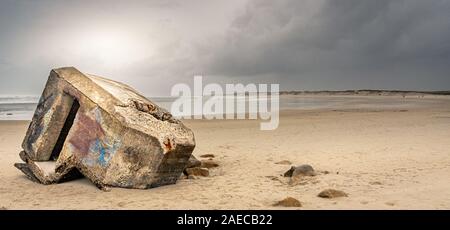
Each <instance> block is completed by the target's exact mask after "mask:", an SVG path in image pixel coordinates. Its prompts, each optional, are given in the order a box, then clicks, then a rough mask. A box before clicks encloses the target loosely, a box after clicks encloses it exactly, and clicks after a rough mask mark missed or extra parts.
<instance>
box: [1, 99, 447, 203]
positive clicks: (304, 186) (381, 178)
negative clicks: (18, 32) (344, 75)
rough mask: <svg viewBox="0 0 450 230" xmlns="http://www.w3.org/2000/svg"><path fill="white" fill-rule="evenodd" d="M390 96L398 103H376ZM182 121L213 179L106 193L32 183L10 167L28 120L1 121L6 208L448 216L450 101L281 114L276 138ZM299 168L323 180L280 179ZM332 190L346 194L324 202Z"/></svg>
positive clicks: (247, 126) (234, 125)
mask: <svg viewBox="0 0 450 230" xmlns="http://www.w3.org/2000/svg"><path fill="white" fill-rule="evenodd" d="M373 97H375V96H373ZM370 98H372V97H367V98H366V99H370ZM393 99H395V100H400V99H399V97H394V96H390V97H378V100H384V102H385V103H384V104H389V102H390V101H391V100H393ZM362 101H364V100H362ZM184 122H185V124H186V125H188V126H189V127H190V128H191V129H192V130H193V131H194V133H195V137H196V141H197V147H196V148H195V150H194V155H195V156H197V157H198V158H199V159H201V157H200V156H201V155H203V154H213V155H214V156H215V157H214V160H215V161H217V162H218V163H219V167H217V168H213V169H211V172H210V176H209V177H201V178H199V179H180V180H179V181H178V183H177V184H175V185H170V186H163V187H158V188H153V189H148V190H134V189H120V188H112V189H111V191H109V192H104V191H101V190H99V189H97V187H95V186H94V185H93V184H92V183H90V182H89V181H88V180H86V179H80V180H76V181H71V182H66V183H61V184H54V185H48V186H45V185H41V184H37V183H34V182H32V181H30V180H28V179H27V178H26V177H25V176H24V175H23V174H22V173H21V172H20V171H19V170H17V169H16V168H15V167H14V166H13V164H14V163H15V162H20V158H19V156H18V153H19V152H20V151H21V142H22V139H23V137H24V135H25V132H26V129H27V127H28V123H29V121H0V208H3V209H292V208H281V207H276V206H273V204H274V203H275V202H277V201H279V200H281V199H283V198H285V197H294V198H296V199H298V200H299V201H300V202H301V203H302V207H300V208H298V209H450V97H430V98H428V97H426V98H420V99H414V100H413V101H412V103H410V104H409V105H408V106H404V107H398V108H397V107H396V106H393V107H392V106H391V107H383V106H370V105H366V104H364V103H362V104H360V106H357V105H355V104H352V105H351V106H348V107H342V108H329V109H313V110H283V111H282V112H281V114H280V126H279V128H278V129H276V130H274V131H260V130H259V122H260V121H256V120H212V121H206V120H186V121H184ZM281 161H285V162H284V164H280V163H279V162H281ZM286 161H289V162H290V163H291V164H289V162H286ZM300 164H310V165H311V166H313V167H314V169H315V170H316V171H317V172H318V175H316V176H314V177H311V178H308V179H307V180H305V181H303V182H302V183H300V184H294V185H293V184H290V183H289V181H288V179H287V178H285V177H283V176H282V174H283V173H284V172H285V171H287V170H288V169H289V168H290V166H291V165H300ZM328 188H333V189H338V190H342V191H344V192H346V193H347V194H348V197H341V198H335V199H324V198H319V197H317V194H318V193H319V192H321V191H322V190H324V189H328Z"/></svg>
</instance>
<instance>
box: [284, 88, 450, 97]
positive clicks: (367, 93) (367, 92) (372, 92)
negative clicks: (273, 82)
mask: <svg viewBox="0 0 450 230" xmlns="http://www.w3.org/2000/svg"><path fill="white" fill-rule="evenodd" d="M280 95H362V96H372V95H379V96H395V95H401V96H411V95H450V91H407V90H372V89H363V90H319V91H308V90H306V91H281V92H280Z"/></svg>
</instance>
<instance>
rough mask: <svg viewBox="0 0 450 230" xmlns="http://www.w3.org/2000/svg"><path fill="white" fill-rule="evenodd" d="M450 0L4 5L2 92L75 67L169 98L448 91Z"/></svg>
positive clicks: (28, 89)
mask: <svg viewBox="0 0 450 230" xmlns="http://www.w3.org/2000/svg"><path fill="white" fill-rule="evenodd" d="M449 12H450V1H448V0H391V1H386V0H277V1H273V0H249V1H243V0H233V1H231V0H228V1H222V0H217V1H212V0H208V1H206V0H205V1H202V0H190V1H181V0H174V1H162V0H153V1H148V0H136V1H119V0H115V1H106V0H101V1H87V0H86V1H82V0H80V1H57V0H41V1H26V0H22V1H19V0H17V1H16V0H5V1H0V83H1V84H0V94H39V93H40V91H41V90H42V87H43V84H44V83H45V80H46V76H47V75H48V72H49V70H50V69H51V68H54V67H59V66H68V65H69V66H76V67H78V68H79V69H80V70H82V71H84V72H87V73H94V74H99V75H104V76H107V77H110V78H113V79H115V80H119V81H124V82H126V83H128V84H130V85H133V86H135V87H136V88H138V90H140V91H142V92H143V93H145V94H147V95H167V94H169V93H170V88H171V86H172V85H173V84H176V83H179V82H185V83H190V82H192V76H193V75H195V74H202V75H204V76H205V78H204V79H205V80H206V81H208V82H218V83H228V82H242V83H248V82H254V83H258V82H264V83H269V82H272V83H280V87H281V89H285V90H286V89H289V90H293V89H303V90H317V89H330V90H333V89H337V90H339V89H359V88H372V89H377V88H378V89H379V88H385V89H405V90H413V89H419V90H449V89H450V74H449V73H450V67H449V66H450V64H449V63H450V13H449Z"/></svg>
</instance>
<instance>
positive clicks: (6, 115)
mask: <svg viewBox="0 0 450 230" xmlns="http://www.w3.org/2000/svg"><path fill="white" fill-rule="evenodd" d="M148 99H149V100H151V101H152V102H154V103H155V104H157V105H158V106H160V107H162V108H165V109H167V110H168V111H171V106H172V103H174V101H175V100H177V99H180V100H183V101H186V102H187V103H191V102H193V101H194V100H195V98H192V97H190V98H178V97H170V96H162V97H148ZM210 99H211V97H210V96H204V97H203V98H202V101H203V104H204V103H205V102H206V101H208V100H210ZM214 99H215V100H222V101H223V105H224V106H225V105H226V101H228V100H236V103H235V104H237V103H238V102H239V101H240V102H245V103H246V104H247V105H248V103H249V100H257V101H258V103H260V102H265V103H267V105H268V107H269V111H273V110H277V109H278V110H285V109H302V110H315V109H348V108H352V109H368V108H395V109H407V108H408V107H409V106H411V105H413V104H415V103H416V102H417V100H419V99H418V98H401V97H395V98H390V99H389V100H386V98H385V97H364V96H314V95H313V96H294V95H287V96H283V95H282V96H280V98H279V106H278V107H277V108H273V109H272V108H271V107H270V105H271V101H270V97H268V98H262V99H259V98H256V97H250V99H249V97H246V96H232V95H230V96H223V97H215V98H214ZM262 100H264V101H262ZM420 100H422V99H420ZM38 101H39V96H34V95H25V96H23V95H20V96H14V95H13V96H10V95H4V96H0V120H31V118H32V117H33V114H34V110H35V109H36V106H37V102H38ZM422 101H423V100H422ZM247 108H248V107H247ZM235 110H236V108H235ZM191 111H194V109H191ZM172 113H173V115H174V116H175V117H180V116H182V115H197V114H196V113H195V112H192V113H191V114H176V113H174V112H172ZM223 113H226V111H224V112H223Z"/></svg>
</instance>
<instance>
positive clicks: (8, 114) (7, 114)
mask: <svg viewBox="0 0 450 230" xmlns="http://www.w3.org/2000/svg"><path fill="white" fill-rule="evenodd" d="M12 115H14V114H13V113H6V116H12Z"/></svg>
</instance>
